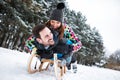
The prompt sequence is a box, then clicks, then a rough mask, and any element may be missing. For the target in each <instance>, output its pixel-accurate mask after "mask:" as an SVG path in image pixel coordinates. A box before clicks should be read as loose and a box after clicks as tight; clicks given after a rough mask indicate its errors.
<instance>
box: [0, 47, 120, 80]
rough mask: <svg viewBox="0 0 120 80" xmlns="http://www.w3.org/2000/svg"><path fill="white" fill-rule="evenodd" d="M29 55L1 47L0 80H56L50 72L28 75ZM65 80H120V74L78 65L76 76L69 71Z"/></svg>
mask: <svg viewBox="0 0 120 80" xmlns="http://www.w3.org/2000/svg"><path fill="white" fill-rule="evenodd" d="M28 58H29V54H26V53H24V52H22V53H21V52H18V51H15V50H9V49H5V48H1V47H0V80H55V75H54V73H53V72H50V71H43V72H37V73H35V74H28V72H27V60H28ZM64 80H120V72H119V71H115V70H110V69H104V68H98V67H88V66H83V65H78V72H77V73H76V74H74V73H72V72H70V71H67V73H66V74H65V76H64Z"/></svg>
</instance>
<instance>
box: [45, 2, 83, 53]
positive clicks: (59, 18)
mask: <svg viewBox="0 0 120 80" xmlns="http://www.w3.org/2000/svg"><path fill="white" fill-rule="evenodd" d="M64 7H65V5H64V3H59V4H58V5H57V9H55V10H53V11H52V14H51V16H50V20H49V21H48V22H47V23H46V25H47V26H49V28H50V29H52V30H56V31H58V33H59V39H62V38H67V39H68V41H67V43H68V44H72V45H73V46H74V50H73V52H76V51H78V50H79V49H80V48H81V46H82V44H81V41H80V39H79V38H78V37H77V36H76V34H75V33H74V31H73V30H72V28H71V27H69V26H67V25H66V24H62V22H63V8H64Z"/></svg>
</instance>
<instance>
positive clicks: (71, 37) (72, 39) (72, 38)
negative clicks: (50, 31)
mask: <svg viewBox="0 0 120 80" xmlns="http://www.w3.org/2000/svg"><path fill="white" fill-rule="evenodd" d="M64 38H67V39H68V41H69V42H68V44H69V43H72V45H73V52H75V51H78V50H80V49H81V46H82V43H81V41H80V39H79V38H78V37H77V36H76V34H75V33H74V31H73V29H72V28H71V27H69V26H68V25H65V29H64Z"/></svg>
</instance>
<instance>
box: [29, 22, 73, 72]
mask: <svg viewBox="0 0 120 80" xmlns="http://www.w3.org/2000/svg"><path fill="white" fill-rule="evenodd" d="M32 32H33V35H34V37H35V40H34V42H33V44H34V45H35V48H34V49H33V50H32V54H31V57H30V59H29V62H28V72H29V73H35V72H37V71H39V70H32V69H31V67H30V66H31V62H32V59H33V57H34V56H40V57H41V59H43V58H45V59H51V60H52V59H53V54H54V53H57V54H59V57H58V58H59V59H60V60H61V63H60V65H61V66H62V65H69V63H70V62H71V56H72V49H73V47H72V46H71V45H68V44H66V40H65V39H60V40H59V38H58V33H57V32H55V31H52V30H50V29H49V28H48V27H47V26H45V25H40V24H38V25H36V26H35V27H34V28H33V31H32Z"/></svg>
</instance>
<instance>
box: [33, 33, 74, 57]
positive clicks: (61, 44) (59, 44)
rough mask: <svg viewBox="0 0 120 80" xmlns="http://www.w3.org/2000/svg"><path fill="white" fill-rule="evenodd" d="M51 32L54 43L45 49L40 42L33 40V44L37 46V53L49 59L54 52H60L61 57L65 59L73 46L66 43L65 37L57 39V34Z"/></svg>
mask: <svg viewBox="0 0 120 80" xmlns="http://www.w3.org/2000/svg"><path fill="white" fill-rule="evenodd" d="M52 32H53V37H54V41H55V44H54V45H53V46H50V47H49V48H48V49H45V47H44V46H43V45H42V44H39V43H38V42H37V41H36V40H35V42H34V44H35V46H36V47H37V54H38V55H40V57H41V58H46V59H51V58H53V54H54V53H61V54H62V55H63V58H64V59H66V58H67V57H69V56H70V55H71V53H72V50H73V46H71V45H68V44H66V39H61V40H59V38H58V34H57V33H56V32H55V31H52Z"/></svg>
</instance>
